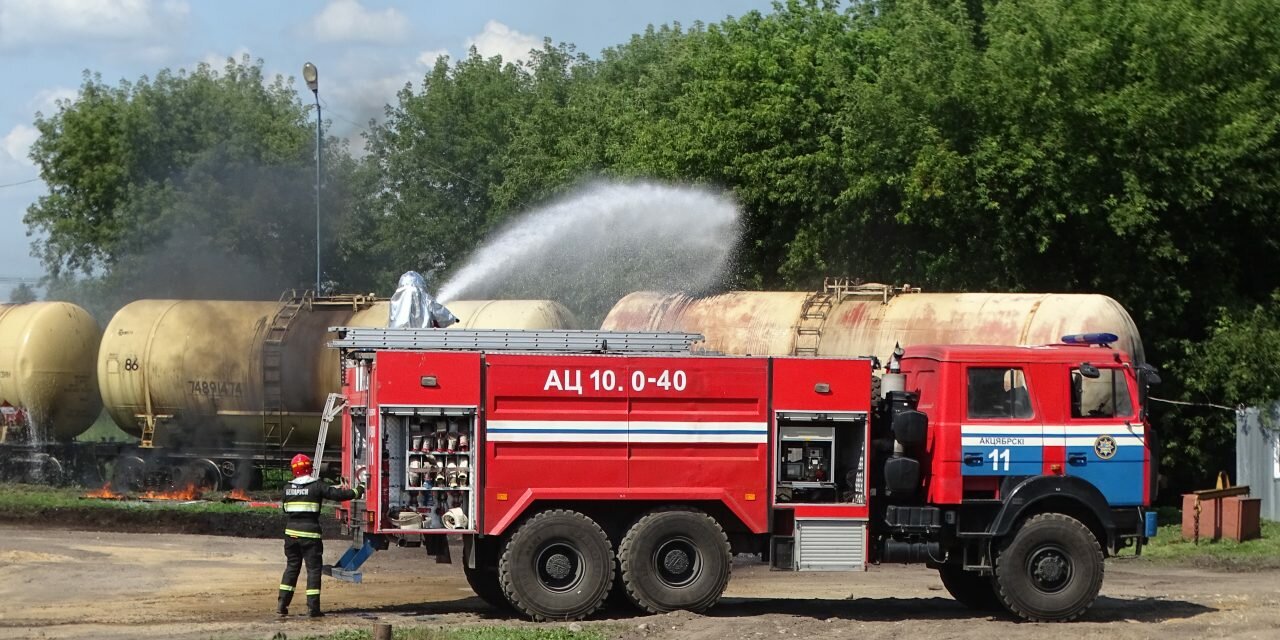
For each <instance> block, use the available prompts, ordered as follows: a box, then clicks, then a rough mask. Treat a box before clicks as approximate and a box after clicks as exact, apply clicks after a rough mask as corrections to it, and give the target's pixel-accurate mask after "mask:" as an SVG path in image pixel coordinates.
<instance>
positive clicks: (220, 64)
mask: <svg viewBox="0 0 1280 640" xmlns="http://www.w3.org/2000/svg"><path fill="white" fill-rule="evenodd" d="M245 56H248V57H249V59H250V60H252V59H253V54H252V53H251V52H250V51H249V47H246V46H241V47H239V48H238V49H236V50H235V51H232V52H231V53H219V52H216V51H210V52H209V53H206V54H204V57H203V58H200V59H199V60H197V61H196V63H195V64H193V65H191V68H192V69H194V68H195V67H197V66H199V65H201V64H207V65H209V66H210V67H211V68H212V69H213V70H214V71H217V72H219V73H221V72H222V70H223V69H225V68H227V58H233V59H235V61H236V62H240V61H241V60H243V59H244V58H245Z"/></svg>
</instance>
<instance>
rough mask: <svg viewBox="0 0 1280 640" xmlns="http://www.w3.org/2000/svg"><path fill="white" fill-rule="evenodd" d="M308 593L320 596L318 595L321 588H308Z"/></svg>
mask: <svg viewBox="0 0 1280 640" xmlns="http://www.w3.org/2000/svg"><path fill="white" fill-rule="evenodd" d="M307 595H309V596H318V595H320V590H319V589H307Z"/></svg>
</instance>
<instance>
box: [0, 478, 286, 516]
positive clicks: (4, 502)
mask: <svg viewBox="0 0 1280 640" xmlns="http://www.w3.org/2000/svg"><path fill="white" fill-rule="evenodd" d="M84 493H85V490H84V489H77V488H69V487H49V486H44V485H33V484H0V511H3V512H7V513H13V514H22V513H28V512H35V511H44V510H47V509H71V508H75V509H124V510H143V511H156V510H164V509H172V510H180V511H187V512H190V511H199V512H204V513H244V512H245V511H256V512H267V513H272V514H275V513H279V509H277V508H275V507H249V506H247V505H244V504H241V503H230V504H228V503H223V502H221V501H220V500H221V499H222V497H223V496H224V495H225V494H223V493H210V494H208V495H207V496H206V498H207V501H200V502H191V503H183V502H181V501H156V502H142V501H137V500H91V499H85V498H84V497H83V496H84Z"/></svg>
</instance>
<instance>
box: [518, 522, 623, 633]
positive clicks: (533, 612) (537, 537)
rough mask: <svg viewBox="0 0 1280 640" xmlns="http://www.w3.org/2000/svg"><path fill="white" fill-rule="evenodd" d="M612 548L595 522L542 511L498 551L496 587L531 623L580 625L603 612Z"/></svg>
mask: <svg viewBox="0 0 1280 640" xmlns="http://www.w3.org/2000/svg"><path fill="white" fill-rule="evenodd" d="M614 573H615V572H614V558H613V547H612V545H610V544H609V538H608V536H606V535H605V533H604V530H603V529H601V528H600V525H598V524H596V522H595V521H594V520H592V519H591V518H588V517H587V516H585V515H583V514H581V513H578V512H576V511H568V510H564V509H556V510H552V511H543V512H542V513H539V514H538V515H536V516H534V517H532V518H530V519H529V520H527V521H526V522H525V523H524V524H522V525H520V528H519V529H517V530H516V532H515V534H514V535H512V536H511V539H510V540H508V541H507V544H506V546H505V547H504V548H503V550H502V557H501V558H500V560H499V562H498V581H499V583H500V584H501V585H502V592H503V594H505V595H506V597H507V600H509V601H510V602H511V605H512V606H514V607H515V608H516V609H517V610H519V611H520V612H521V613H524V614H525V615H527V616H529V617H531V618H533V619H534V620H581V619H583V618H585V617H587V616H589V615H591V614H592V613H595V612H596V611H597V610H599V609H600V607H602V606H604V599H605V596H607V595H609V587H611V586H612V585H613V577H614Z"/></svg>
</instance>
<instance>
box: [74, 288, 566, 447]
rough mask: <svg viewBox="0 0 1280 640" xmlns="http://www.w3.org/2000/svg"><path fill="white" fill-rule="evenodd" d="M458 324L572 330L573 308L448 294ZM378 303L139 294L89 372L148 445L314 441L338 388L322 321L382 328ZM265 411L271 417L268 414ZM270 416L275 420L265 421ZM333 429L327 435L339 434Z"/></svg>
mask: <svg viewBox="0 0 1280 640" xmlns="http://www.w3.org/2000/svg"><path fill="white" fill-rule="evenodd" d="M449 308H450V309H451V310H453V312H454V313H455V314H456V315H457V316H458V317H459V318H460V324H459V325H458V326H465V327H467V328H506V329H545V328H570V327H572V326H573V323H574V321H573V316H572V314H571V313H570V312H569V311H568V310H567V309H565V308H564V307H563V306H561V305H559V304H558V303H555V302H551V301H546V300H502V301H488V300H479V301H458V302H454V303H452V304H450V305H449ZM387 318H388V303H386V302H374V301H371V300H368V299H361V298H350V297H347V298H338V299H317V300H313V301H308V302H306V303H303V304H295V303H282V302H243V301H222V300H139V301H136V302H133V303H130V304H128V305H126V306H125V307H124V308H122V309H120V311H119V312H117V313H116V315H115V317H113V318H112V319H111V323H110V324H108V325H107V329H106V331H105V332H104V339H103V341H102V346H101V348H100V349H99V351H98V380H99V387H100V389H101V392H102V402H103V404H105V406H106V408H107V411H108V412H109V413H110V415H111V418H112V419H113V420H114V421H115V422H116V424H118V425H119V426H120V428H121V429H123V430H124V431H125V432H127V433H130V434H132V435H135V436H142V435H143V431H144V426H145V425H146V424H147V422H148V417H150V419H151V420H152V421H153V422H154V423H155V425H156V426H155V432H154V438H153V442H154V444H155V445H156V446H170V447H178V448H181V447H183V446H201V447H215V446H226V445H232V444H237V445H241V446H245V445H252V446H262V445H266V444H269V445H271V446H284V447H287V448H295V449H305V448H307V447H310V446H314V443H315V440H316V436H317V435H318V428H319V415H320V411H321V409H322V408H323V407H324V401H325V398H326V397H327V395H328V394H329V393H330V392H336V391H338V390H339V386H340V384H339V377H338V354H337V352H336V351H335V350H333V349H330V348H328V346H327V342H328V341H329V339H330V338H331V336H330V335H329V334H328V329H329V327H334V326H367V327H375V326H385V325H386V324H387ZM268 418H269V419H268ZM273 422H278V424H270V423H273ZM338 429H339V425H338V424H337V423H336V422H335V423H334V424H333V425H331V431H330V434H329V436H330V437H331V438H335V440H332V441H335V442H336V438H337V431H338Z"/></svg>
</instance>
